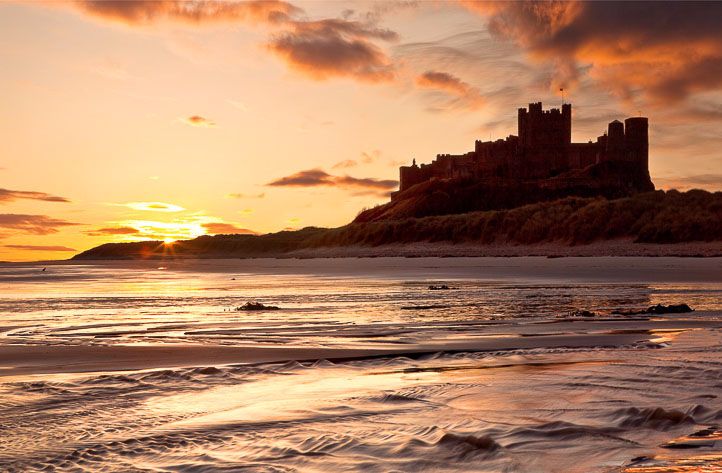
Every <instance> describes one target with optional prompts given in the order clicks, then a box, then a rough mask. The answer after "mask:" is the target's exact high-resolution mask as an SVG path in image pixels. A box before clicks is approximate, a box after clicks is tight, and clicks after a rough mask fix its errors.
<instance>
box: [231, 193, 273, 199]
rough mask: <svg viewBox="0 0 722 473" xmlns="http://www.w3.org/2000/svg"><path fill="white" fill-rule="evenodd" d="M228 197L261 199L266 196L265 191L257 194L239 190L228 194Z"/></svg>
mask: <svg viewBox="0 0 722 473" xmlns="http://www.w3.org/2000/svg"><path fill="white" fill-rule="evenodd" d="M228 197H229V198H231V199H263V198H264V197H266V193H265V192H261V193H259V194H242V193H240V192H235V193H232V194H228Z"/></svg>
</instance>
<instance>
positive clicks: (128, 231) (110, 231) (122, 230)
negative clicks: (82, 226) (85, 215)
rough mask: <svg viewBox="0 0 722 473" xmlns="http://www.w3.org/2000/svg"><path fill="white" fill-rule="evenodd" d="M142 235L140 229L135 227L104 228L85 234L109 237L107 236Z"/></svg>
mask: <svg viewBox="0 0 722 473" xmlns="http://www.w3.org/2000/svg"><path fill="white" fill-rule="evenodd" d="M137 233H140V232H139V231H138V229H136V228H133V227H104V228H98V229H95V230H90V231H87V232H85V234H86V235H90V236H107V235H134V234H137Z"/></svg>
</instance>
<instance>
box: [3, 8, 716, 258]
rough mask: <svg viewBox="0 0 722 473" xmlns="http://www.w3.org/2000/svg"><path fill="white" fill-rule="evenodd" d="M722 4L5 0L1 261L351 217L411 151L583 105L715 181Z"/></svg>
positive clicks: (674, 174) (390, 183) (660, 163)
mask: <svg viewBox="0 0 722 473" xmlns="http://www.w3.org/2000/svg"><path fill="white" fill-rule="evenodd" d="M720 18H722V3H719V2H710V3H694V2H683V3H673V2H664V3H655V2H641V3H635V2H625V3H613V2H588V3H580V2H544V3H529V2H506V3H495V2H476V1H464V0H460V1H452V0H448V1H443V2H442V1H379V2H360V1H348V2H341V1H316V2H301V1H298V2H296V1H294V2H292V3H288V2H285V1H280V0H277V1H248V2H242V1H238V2H177V1H173V0H163V1H135V2H133V1H120V2H116V1H82V0H79V1H67V2H60V1H57V2H39V1H34V2H28V3H23V2H2V3H0V64H2V74H0V90H2V92H1V93H0V104H1V108H0V109H1V110H2V112H3V113H2V114H0V142H1V143H2V148H0V149H1V150H2V151H1V152H0V260H5V261H25V260H42V259H64V258H68V257H71V256H72V255H73V254H75V253H77V252H80V251H83V250H86V249H88V248H91V247H94V246H96V245H99V244H102V243H106V242H122V241H138V240H147V239H153V240H165V241H167V242H171V241H173V240H177V239H185V238H193V237H196V236H199V235H203V234H222V233H267V232H275V231H280V230H284V229H297V228H302V227H305V226H324V227H330V226H339V225H343V224H346V223H348V222H349V221H351V220H352V219H353V218H354V217H355V216H356V214H357V213H358V212H359V211H360V210H361V209H363V208H367V207H371V206H374V205H377V204H380V203H383V202H385V201H387V200H388V195H389V192H391V191H393V190H395V189H396V188H397V186H398V182H397V180H398V167H399V166H400V165H402V164H409V163H410V162H411V160H412V159H413V158H415V159H416V160H417V161H419V162H430V161H431V160H433V159H434V156H435V155H436V154H437V153H464V152H466V151H470V150H472V149H473V146H474V140H475V139H484V140H488V139H490V138H494V139H496V138H503V137H506V136H508V135H510V134H514V133H516V109H517V108H519V107H523V106H526V105H527V104H528V103H530V102H537V101H542V102H544V104H545V108H546V107H548V106H559V104H560V103H561V97H560V94H559V89H560V88H564V90H565V99H566V100H567V101H568V102H571V103H572V104H573V132H572V135H573V140H574V141H587V140H588V139H593V138H595V137H596V136H598V135H600V134H601V133H602V132H603V131H604V130H605V129H606V124H607V123H608V122H609V121H611V120H613V119H623V118H625V117H628V116H635V115H639V114H642V115H644V116H647V117H649V120H650V173H651V176H652V179H653V181H654V182H655V184H656V185H657V187H658V188H662V189H669V188H677V189H682V190H684V189H690V188H703V189H708V190H718V189H721V188H722V133H720V125H721V124H722V28H720V24H719V22H720V20H719V19H720Z"/></svg>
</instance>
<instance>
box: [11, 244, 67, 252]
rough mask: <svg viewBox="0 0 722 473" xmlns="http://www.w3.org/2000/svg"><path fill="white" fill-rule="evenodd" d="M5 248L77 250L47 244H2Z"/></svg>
mask: <svg viewBox="0 0 722 473" xmlns="http://www.w3.org/2000/svg"><path fill="white" fill-rule="evenodd" d="M4 246H5V248H12V249H13V250H28V251H77V250H76V249H75V248H68V247H67V246H47V245H4Z"/></svg>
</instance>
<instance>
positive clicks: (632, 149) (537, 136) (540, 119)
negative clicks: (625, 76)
mask: <svg viewBox="0 0 722 473" xmlns="http://www.w3.org/2000/svg"><path fill="white" fill-rule="evenodd" d="M518 118H519V124H518V136H514V135H510V136H509V137H507V138H506V139H503V140H502V139H499V140H496V141H481V140H476V143H475V146H474V150H473V151H470V152H468V153H466V154H461V155H452V154H439V155H437V156H436V159H435V160H434V161H433V162H432V163H430V164H422V165H420V166H419V165H417V164H416V160H414V161H413V164H412V165H411V166H402V167H401V168H400V169H399V173H400V186H399V191H398V192H395V193H393V194H392V200H393V199H396V198H398V196H399V195H400V194H401V193H403V191H405V190H407V189H409V188H410V187H412V186H414V185H416V184H420V183H422V182H426V181H430V180H433V179H459V180H465V181H479V182H485V183H489V185H490V186H492V187H493V186H496V185H503V184H504V183H525V184H533V185H535V186H536V187H539V188H542V189H550V190H559V189H571V188H576V189H580V188H582V189H600V190H610V189H611V190H613V192H612V193H614V194H616V195H620V194H622V195H623V194H631V193H634V192H644V191H649V190H654V184H652V181H651V180H650V177H649V169H648V161H649V157H648V156H649V142H648V137H647V128H648V121H647V118H645V117H633V118H627V119H626V120H624V123H622V122H620V121H618V120H614V121H613V122H611V123H610V124H609V126H608V128H607V132H606V133H604V134H603V135H601V136H599V137H597V139H596V141H591V140H590V141H589V142H588V143H572V106H571V104H563V105H562V108H561V110H559V109H558V108H552V109H550V110H542V104H541V102H537V103H530V104H529V108H528V109H526V108H520V109H519V115H518ZM602 193H603V192H602Z"/></svg>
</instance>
